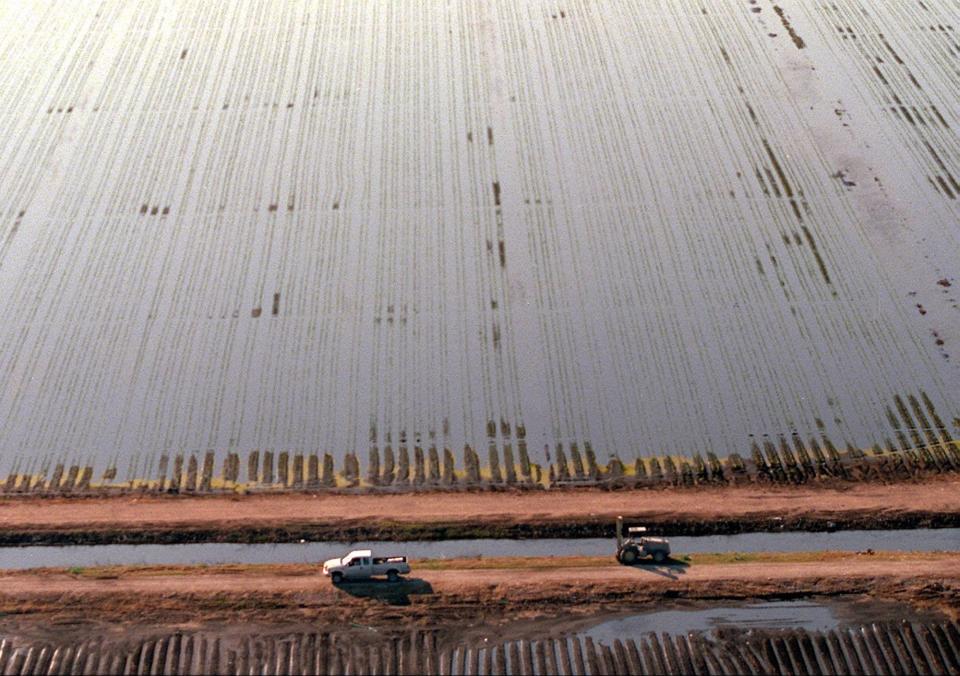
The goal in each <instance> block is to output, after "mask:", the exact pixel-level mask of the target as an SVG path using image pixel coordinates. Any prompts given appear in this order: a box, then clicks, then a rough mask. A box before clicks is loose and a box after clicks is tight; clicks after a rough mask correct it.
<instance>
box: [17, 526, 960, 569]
mask: <svg viewBox="0 0 960 676" xmlns="http://www.w3.org/2000/svg"><path fill="white" fill-rule="evenodd" d="M670 542H671V547H672V550H673V553H674V555H675V556H682V555H684V554H701V553H709V552H790V551H818V550H846V551H865V550H867V549H873V550H875V551H957V550H960V529H954V528H948V529H942V530H905V531H846V532H838V533H748V534H743V535H723V536H708V537H676V538H670ZM353 549H373V550H375V551H379V552H384V553H387V554H391V553H397V554H405V555H406V556H409V557H410V558H412V559H444V558H462V557H479V556H483V557H499V556H604V555H611V556H612V555H613V551H614V549H615V543H614V542H613V541H612V540H610V539H607V538H585V539H569V540H561V539H555V540H447V541H442V542H423V541H421V542H323V543H321V542H310V543H302V544H252V545H242V544H186V545H99V546H73V547H15V548H4V549H0V569H2V568H40V567H48V566H49V567H71V566H93V565H137V564H157V565H163V564H219V563H315V562H318V561H324V560H326V559H329V558H333V557H338V556H343V555H344V554H346V553H347V552H349V551H351V550H353Z"/></svg>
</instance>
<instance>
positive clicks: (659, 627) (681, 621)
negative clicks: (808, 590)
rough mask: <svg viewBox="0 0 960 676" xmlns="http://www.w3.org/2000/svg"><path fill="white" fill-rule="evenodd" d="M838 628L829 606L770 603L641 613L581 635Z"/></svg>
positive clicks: (605, 638)
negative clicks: (733, 629)
mask: <svg viewBox="0 0 960 676" xmlns="http://www.w3.org/2000/svg"><path fill="white" fill-rule="evenodd" d="M840 624H841V618H839V617H837V615H836V614H835V613H834V609H833V608H831V607H830V606H826V605H823V604H821V603H814V602H812V601H772V602H764V603H751V604H747V605H742V606H724V607H720V608H706V609H696V610H694V609H691V610H662V611H658V612H652V613H641V614H638V615H630V616H629V617H621V618H617V619H613V620H607V621H605V622H601V623H600V624H597V625H595V626H593V627H590V628H589V629H587V630H585V631H584V632H583V635H584V636H589V637H591V638H592V639H594V640H595V641H602V642H603V643H606V644H608V645H609V644H612V643H613V641H614V639H617V638H622V637H624V636H639V635H642V634H646V633H649V632H657V633H664V632H666V633H668V634H674V635H678V634H687V633H689V632H691V631H698V632H702V633H707V632H711V631H713V630H715V629H720V628H726V627H730V628H735V629H743V630H746V629H806V630H808V631H829V630H830V629H835V628H837V627H838V626H840Z"/></svg>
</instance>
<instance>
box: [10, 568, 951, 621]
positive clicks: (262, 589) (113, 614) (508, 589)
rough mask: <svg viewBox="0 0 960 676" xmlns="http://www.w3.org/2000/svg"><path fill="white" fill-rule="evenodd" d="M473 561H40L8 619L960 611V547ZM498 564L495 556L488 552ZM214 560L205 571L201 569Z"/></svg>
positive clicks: (22, 582) (15, 595) (13, 586)
mask: <svg viewBox="0 0 960 676" xmlns="http://www.w3.org/2000/svg"><path fill="white" fill-rule="evenodd" d="M545 563H546V562H543V561H538V560H536V559H530V560H524V559H508V560H501V561H499V563H498V564H495V565H499V567H490V568H484V569H481V568H477V567H476V566H477V562H476V561H471V560H462V561H453V562H443V563H442V564H440V565H439V567H440V569H438V570H431V569H426V568H427V567H424V569H420V568H416V567H415V570H414V573H413V575H412V576H411V577H410V579H408V580H407V581H405V582H403V583H399V584H396V585H391V584H389V583H386V582H370V583H352V584H345V585H342V586H340V587H334V586H333V585H332V584H331V583H330V582H329V580H327V579H325V578H323V577H322V576H320V575H318V574H317V571H316V569H313V570H311V569H310V568H309V567H305V566H236V567H230V566H225V567H218V568H213V569H206V570H203V569H197V568H189V567H172V568H168V569H164V568H150V569H129V568H118V569H100V570H91V571H89V572H87V573H83V574H70V573H67V572H64V571H35V572H21V573H14V574H6V575H3V576H0V590H2V591H0V613H2V614H3V615H5V616H6V619H5V620H4V622H11V621H24V620H31V621H42V622H48V623H50V622H53V623H72V622H82V621H85V620H86V621H89V620H90V618H97V620H99V621H104V622H122V621H132V620H138V621H148V622H157V623H176V622H181V623H186V622H193V621H201V620H202V621H206V622H210V621H218V620H223V621H237V620H244V621H256V622H259V623H270V622H274V623H286V624H289V623H296V622H313V623H316V622H329V623H346V624H349V623H361V624H369V625H378V624H379V625H382V624H384V623H387V624H389V623H391V622H395V621H396V620H403V621H404V622H413V623H421V624H428V623H429V624H437V623H442V622H444V621H446V620H455V621H457V622H467V621H482V620H487V619H489V618H491V617H496V618H498V621H499V620H502V619H504V618H512V619H517V618H521V617H533V616H538V615H544V614H550V613H557V612H564V613H567V614H570V613H573V614H590V613H595V612H597V611H598V609H600V608H603V607H606V608H609V604H611V603H614V602H615V603H617V604H627V605H634V604H635V605H645V606H649V604H653V603H657V602H662V601H663V600H665V599H671V600H677V599H683V600H724V601H729V600H743V599H759V598H777V599H783V598H796V597H800V596H837V595H849V594H858V595H864V594H866V595H869V596H871V597H872V598H874V599H891V600H898V601H903V602H909V603H912V604H914V605H926V606H928V607H936V608H938V609H940V610H942V611H945V612H947V613H948V614H950V615H952V616H953V617H956V616H957V614H958V611H960V554H922V555H921V554H876V555H872V556H871V555H852V554H850V555H844V556H838V555H836V554H834V555H832V556H829V557H827V559H826V560H822V561H799V562H793V561H786V560H784V561H759V562H748V563H703V564H700V563H697V562H696V560H694V562H693V563H692V564H691V565H669V566H638V567H634V568H627V567H623V566H619V565H617V564H615V563H611V562H606V563H604V562H600V561H595V562H593V564H592V565H590V566H589V567H586V566H585V565H584V563H585V562H584V561H579V560H570V561H569V564H570V566H572V567H567V566H565V565H564V560H563V559H559V560H557V559H553V560H551V561H550V563H549V565H544V564H545ZM484 564H485V565H490V563H489V562H484ZM201 571H202V574H194V573H199V572H201Z"/></svg>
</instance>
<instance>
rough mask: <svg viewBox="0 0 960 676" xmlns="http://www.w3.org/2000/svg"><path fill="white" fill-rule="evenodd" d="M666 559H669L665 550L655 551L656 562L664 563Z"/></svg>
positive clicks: (654, 558)
mask: <svg viewBox="0 0 960 676" xmlns="http://www.w3.org/2000/svg"><path fill="white" fill-rule="evenodd" d="M666 560H667V555H666V554H665V553H664V552H663V551H661V550H659V549H658V550H657V551H655V552H654V553H653V561H654V563H663V562H664V561H666Z"/></svg>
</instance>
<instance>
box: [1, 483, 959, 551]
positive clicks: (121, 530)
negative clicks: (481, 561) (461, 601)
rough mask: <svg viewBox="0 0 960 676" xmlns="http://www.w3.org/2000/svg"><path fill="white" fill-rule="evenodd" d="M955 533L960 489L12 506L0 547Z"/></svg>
mask: <svg viewBox="0 0 960 676" xmlns="http://www.w3.org/2000/svg"><path fill="white" fill-rule="evenodd" d="M618 514H622V515H624V516H625V517H628V518H629V520H630V521H632V522H637V523H645V524H647V525H650V526H654V527H657V528H659V529H662V530H664V531H667V532H669V533H671V534H674V535H705V534H730V533H739V532H748V531H777V530H831V529H851V528H916V527H945V526H954V527H956V526H960V478H956V477H941V478H938V479H930V480H925V481H922V482H904V483H896V484H867V483H863V484H849V483H846V484H836V485H832V486H831V485H815V486H810V485H807V486H796V487H780V486H777V487H772V486H760V485H758V486H738V487H724V488H705V487H699V488H668V489H663V490H632V491H602V490H595V489H589V490H576V489H570V490H566V491H550V492H539V491H536V492H528V491H502V492H460V493H436V492H430V493H413V494H400V495H331V494H302V493H298V494H282V495H277V494H271V495H256V494H252V495H239V496H204V497H188V496H155V495H154V496H146V495H144V496H129V495H128V496H116V497H108V498H35V497H31V498H9V499H5V500H2V501H0V545H17V544H79V543H88V544H101V543H116V542H131V543H133V542H140V543H148V542H165V543H174V542H278V541H296V540H299V539H312V540H318V539H326V540H332V539H336V540H376V539H391V540H405V539H406V540H412V539H451V538H473V537H515V538H522V537H605V536H609V535H611V534H612V532H613V523H614V519H615V517H616V516H617V515H618Z"/></svg>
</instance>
